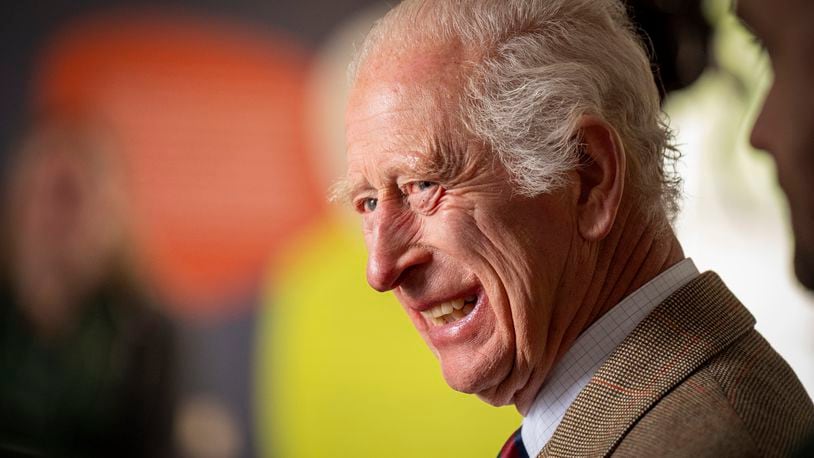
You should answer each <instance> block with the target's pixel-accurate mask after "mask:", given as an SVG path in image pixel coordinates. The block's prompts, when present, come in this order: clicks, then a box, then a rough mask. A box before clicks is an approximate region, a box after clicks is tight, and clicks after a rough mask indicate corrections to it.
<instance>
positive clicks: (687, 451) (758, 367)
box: [614, 330, 814, 457]
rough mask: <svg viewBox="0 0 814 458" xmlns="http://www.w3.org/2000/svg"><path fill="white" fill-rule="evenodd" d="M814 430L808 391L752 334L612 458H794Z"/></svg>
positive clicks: (662, 404) (678, 390)
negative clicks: (697, 457) (625, 457)
mask: <svg viewBox="0 0 814 458" xmlns="http://www.w3.org/2000/svg"><path fill="white" fill-rule="evenodd" d="M812 430H814V406H812V403H811V400H810V399H809V397H808V395H807V394H806V392H805V389H804V388H803V386H802V385H801V384H800V382H799V380H798V379H797V376H796V375H795V374H794V372H793V371H792V370H791V368H790V367H789V366H788V364H786V362H785V361H784V360H783V359H782V358H781V357H780V356H779V355H778V354H777V353H776V352H775V351H774V350H773V349H772V348H771V346H770V345H769V344H768V343H767V342H766V341H765V340H764V339H763V338H762V337H761V336H760V334H759V333H757V332H756V331H754V330H751V331H749V332H748V333H746V334H745V335H743V336H742V337H741V338H740V339H738V340H737V341H736V342H734V343H733V345H731V346H730V347H728V348H727V349H726V350H724V351H723V352H721V353H719V354H718V355H716V356H715V357H714V358H712V359H711V360H710V361H708V362H707V364H705V365H703V366H702V367H701V368H699V369H698V370H697V371H696V372H694V373H693V374H691V375H690V376H689V377H687V378H686V379H685V380H683V381H682V382H681V383H680V384H678V385H677V386H676V387H675V388H674V389H672V390H671V391H670V392H669V393H667V394H666V395H665V396H664V397H663V398H662V399H661V400H660V401H659V402H658V403H657V404H655V405H654V406H653V407H652V408H651V409H650V410H649V411H648V412H647V413H646V414H645V415H643V416H642V417H641V418H640V419H639V421H638V422H637V423H636V424H635V425H634V426H633V427H632V428H631V429H630V430H629V431H628V433H627V434H626V436H625V437H624V438H623V439H622V441H621V442H620V443H619V445H618V447H617V448H616V450H615V451H614V456H649V455H651V454H652V453H657V454H658V455H659V456H670V455H671V454H672V455H673V456H716V457H717V456H788V455H790V454H791V453H792V452H793V451H794V450H795V445H796V444H799V443H800V441H802V440H803V439H804V438H805V437H806V433H807V432H810V431H812Z"/></svg>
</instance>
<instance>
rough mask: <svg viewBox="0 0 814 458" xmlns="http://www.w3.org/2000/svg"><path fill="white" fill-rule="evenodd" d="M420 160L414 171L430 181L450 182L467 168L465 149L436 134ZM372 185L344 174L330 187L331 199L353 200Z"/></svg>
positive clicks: (334, 201)
mask: <svg viewBox="0 0 814 458" xmlns="http://www.w3.org/2000/svg"><path fill="white" fill-rule="evenodd" d="M422 149H423V150H424V151H426V154H425V155H420V156H422V157H421V159H419V160H418V161H416V163H415V167H414V168H413V170H411V171H410V173H411V174H415V175H419V176H422V177H425V178H427V179H428V180H431V181H439V182H449V181H451V180H453V179H454V178H455V177H458V176H460V175H462V174H463V172H464V169H465V167H466V151H465V149H466V148H462V147H461V146H460V145H455V144H454V142H453V141H452V140H451V139H450V138H442V137H440V136H438V135H433V136H432V137H431V138H430V140H429V142H428V143H427V145H426V146H425V147H424V148H422ZM369 188H371V186H370V185H369V184H368V183H367V181H366V180H363V179H361V180H360V179H358V178H356V179H354V178H351V177H347V176H345V177H342V178H340V179H338V180H336V181H335V182H334V184H333V185H332V186H331V187H330V190H329V193H328V196H329V197H328V199H329V201H330V202H333V203H352V202H353V197H354V196H355V195H356V194H357V193H359V192H361V191H362V190H365V189H369Z"/></svg>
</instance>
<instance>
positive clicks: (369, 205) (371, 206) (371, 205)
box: [362, 197, 379, 213]
mask: <svg viewBox="0 0 814 458" xmlns="http://www.w3.org/2000/svg"><path fill="white" fill-rule="evenodd" d="M377 205H379V199H376V198H375V197H368V198H366V199H364V200H363V201H362V209H363V210H364V211H365V212H366V213H369V212H372V211H375V210H376V206H377Z"/></svg>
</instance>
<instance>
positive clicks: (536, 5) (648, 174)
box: [350, 0, 680, 218]
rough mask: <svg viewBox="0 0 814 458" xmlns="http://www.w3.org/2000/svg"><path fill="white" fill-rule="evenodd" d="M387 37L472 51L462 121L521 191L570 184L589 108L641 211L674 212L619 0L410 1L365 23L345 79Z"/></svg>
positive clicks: (650, 102)
mask: <svg viewBox="0 0 814 458" xmlns="http://www.w3.org/2000/svg"><path fill="white" fill-rule="evenodd" d="M393 36H397V37H398V40H399V45H400V46H403V47H409V46H411V45H413V44H415V43H416V42H418V40H421V41H422V42H424V43H427V41H424V40H432V41H429V42H430V43H433V42H435V43H457V44H460V45H463V47H464V49H467V50H469V51H470V52H471V53H473V55H474V56H475V58H474V59H473V61H472V62H471V65H470V66H469V68H468V69H467V70H469V71H467V72H465V78H466V79H467V82H466V85H465V87H464V88H463V89H464V94H463V98H462V105H463V106H462V121H463V123H464V125H465V126H466V127H467V128H468V129H469V130H470V131H471V132H472V133H473V134H474V135H475V136H476V137H478V138H480V139H482V140H484V141H485V142H486V144H487V145H488V146H489V147H490V148H491V149H492V150H493V151H494V152H495V153H496V154H497V156H498V157H499V159H500V160H501V162H502V163H503V165H504V166H505V167H506V169H507V170H508V171H509V173H510V174H511V175H512V177H513V179H514V181H515V183H516V186H517V192H519V193H520V194H523V195H532V196H533V195H538V194H540V193H545V192H550V191H551V190H553V189H555V188H556V187H558V186H560V185H562V184H563V183H565V182H566V180H567V173H568V172H569V171H571V170H574V169H575V168H576V167H578V165H579V160H580V153H579V151H580V148H579V142H580V139H579V138H578V137H577V136H576V124H577V122H578V120H579V118H580V117H581V116H583V115H594V116H597V117H599V118H601V119H603V120H605V121H606V122H608V123H609V124H610V125H612V126H613V127H614V128H615V129H616V130H617V132H618V133H619V135H620V137H621V139H622V142H623V144H624V147H625V150H626V152H627V169H628V181H629V183H630V184H631V185H632V186H633V188H634V189H635V190H636V191H637V192H636V194H635V195H637V196H638V198H640V199H641V201H640V204H641V206H642V207H641V208H642V210H643V211H644V212H645V213H646V214H647V215H648V216H651V217H656V216H657V215H666V216H668V217H670V218H672V217H673V216H674V215H675V214H676V213H677V211H678V198H679V196H680V179H679V178H678V176H677V175H676V174H675V161H676V160H677V159H678V157H679V153H678V151H677V149H676V148H675V147H674V146H673V145H672V144H671V141H672V134H671V132H670V129H669V127H668V125H667V122H666V119H665V117H664V115H663V113H662V111H661V108H660V100H659V94H658V90H657V88H656V84H655V81H654V78H653V74H652V72H651V69H650V63H649V60H648V57H647V54H646V52H645V50H644V47H643V46H642V44H641V42H640V40H639V39H638V37H637V35H636V33H635V31H634V29H633V27H632V25H631V22H630V20H629V18H628V16H627V13H626V11H625V7H624V6H623V4H622V3H621V2H620V1H619V0H406V1H404V2H402V3H401V4H400V5H399V6H397V7H396V8H394V9H393V10H391V11H390V13H388V14H387V15H386V16H385V17H384V18H383V19H382V20H380V21H379V22H378V23H377V24H376V26H374V28H373V30H371V32H370V34H369V35H368V36H367V38H366V39H365V42H364V44H363V45H362V47H361V49H360V51H359V52H358V53H357V57H356V59H355V60H354V63H353V64H352V66H351V69H350V72H351V78H354V77H355V74H356V69H358V68H359V67H360V66H361V65H363V63H364V61H365V60H366V59H367V57H368V56H369V55H370V54H371V53H372V52H373V51H374V50H376V49H377V47H378V46H379V45H380V44H381V43H384V42H387V43H390V44H392V41H388V40H387V39H388V37H393Z"/></svg>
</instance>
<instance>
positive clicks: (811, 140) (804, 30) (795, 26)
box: [737, 0, 814, 289]
mask: <svg viewBox="0 0 814 458" xmlns="http://www.w3.org/2000/svg"><path fill="white" fill-rule="evenodd" d="M737 8H738V14H739V15H740V17H741V18H742V19H743V21H744V22H745V23H746V25H747V26H748V27H749V28H751V29H752V31H753V32H754V33H755V34H756V35H757V37H758V38H760V40H761V41H762V42H763V44H764V45H765V47H766V50H767V51H768V53H769V56H770V58H771V61H772V67H773V70H774V81H773V83H772V86H771V89H770V90H769V93H768V95H767V96H766V100H765V102H764V104H763V108H762V110H761V113H760V115H759V117H758V120H757V122H756V123H755V126H754V128H753V130H752V137H751V141H752V144H753V145H754V146H755V147H757V148H760V149H764V150H766V151H768V152H769V153H770V154H771V155H772V156H773V157H774V159H775V162H776V163H777V175H778V180H779V182H780V186H781V187H782V188H783V191H784V192H785V193H786V196H787V198H788V202H789V208H790V210H791V223H792V229H793V231H794V238H795V271H796V273H797V277H798V278H799V280H800V281H801V282H802V283H803V284H804V285H805V286H807V287H808V288H810V289H814V189H813V188H812V182H813V181H814V84H812V74H814V59H812V56H814V27H812V24H814V3H813V2H811V1H810V0H773V1H768V0H739V2H738V6H737Z"/></svg>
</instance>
